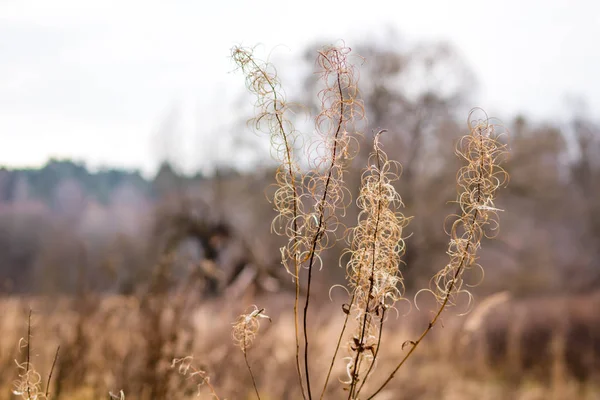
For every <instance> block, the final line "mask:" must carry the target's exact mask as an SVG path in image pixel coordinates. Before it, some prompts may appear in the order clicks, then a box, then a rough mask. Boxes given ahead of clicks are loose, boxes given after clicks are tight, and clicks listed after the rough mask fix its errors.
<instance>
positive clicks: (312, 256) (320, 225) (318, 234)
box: [303, 73, 344, 399]
mask: <svg viewBox="0 0 600 400" xmlns="http://www.w3.org/2000/svg"><path fill="white" fill-rule="evenodd" d="M337 88H338V90H339V96H340V99H341V100H342V101H340V117H339V121H338V124H337V128H336V131H335V135H334V138H335V140H334V143H333V150H332V151H331V164H330V166H329V171H328V172H327V180H326V182H325V188H324V190H323V197H322V198H321V202H320V205H321V206H320V207H319V209H320V210H319V211H320V215H319V223H318V224H317V230H316V232H315V234H314V236H313V239H312V245H311V252H310V261H309V263H308V280H307V283H306V302H305V303H304V320H303V322H304V368H305V374H306V391H307V393H308V398H309V399H312V394H311V390H310V376H309V368H308V329H307V316H308V306H309V303H310V287H311V282H312V271H313V266H314V260H315V253H316V247H317V243H318V241H319V239H320V237H321V236H322V232H321V230H322V228H323V219H324V218H325V215H324V213H325V207H324V204H325V202H326V201H327V192H328V189H329V184H330V182H331V177H332V175H333V168H334V167H335V163H336V159H337V146H338V141H337V139H338V137H339V135H340V132H341V130H342V125H343V122H344V93H343V91H342V83H341V78H340V74H339V73H338V75H337Z"/></svg>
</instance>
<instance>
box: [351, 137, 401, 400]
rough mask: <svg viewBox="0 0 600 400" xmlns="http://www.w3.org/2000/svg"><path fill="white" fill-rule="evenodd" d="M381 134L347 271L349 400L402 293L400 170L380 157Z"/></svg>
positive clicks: (365, 179) (368, 172)
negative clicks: (351, 327)
mask: <svg viewBox="0 0 600 400" xmlns="http://www.w3.org/2000/svg"><path fill="white" fill-rule="evenodd" d="M382 132H383V131H380V132H379V133H377V134H376V135H375V139H374V142H373V152H372V153H371V156H370V158H369V164H370V165H369V167H368V168H367V169H366V170H365V172H364V173H363V176H362V180H361V181H362V182H361V189H360V194H359V196H358V198H357V205H358V207H359V208H360V210H361V211H360V213H359V216H358V225H357V226H356V227H355V228H353V229H352V232H351V248H350V249H349V250H348V252H349V254H350V260H349V262H348V264H347V265H346V275H347V279H348V285H349V289H350V292H351V293H352V295H351V301H350V310H349V312H350V314H351V315H352V316H354V318H356V320H357V322H358V326H357V330H356V333H355V334H354V336H353V337H352V340H351V341H350V343H349V349H350V352H351V354H353V357H349V361H348V365H347V366H346V369H347V371H349V373H348V381H347V383H349V384H350V385H351V387H350V394H351V395H354V390H356V389H357V388H356V383H357V382H358V380H359V375H360V365H363V366H365V367H366V368H368V370H367V372H366V374H365V377H364V379H363V381H365V380H366V378H367V377H368V375H369V374H370V372H371V371H372V369H373V366H374V364H375V361H376V354H377V352H376V350H377V348H378V347H379V344H380V340H381V328H382V325H383V321H384V319H385V311H386V310H387V309H389V308H394V307H395V304H396V302H397V301H399V300H400V299H402V294H403V287H404V283H403V280H402V274H401V273H400V269H399V267H400V265H401V259H400V257H401V256H402V254H403V253H404V251H405V244H404V240H403V237H402V232H403V229H404V227H405V226H406V225H407V224H408V222H409V218H406V217H405V216H404V215H403V214H402V213H401V212H399V211H398V209H399V208H400V207H402V206H403V204H402V199H401V198H400V195H399V194H398V192H396V189H395V188H394V186H393V182H394V181H395V180H397V179H398V178H399V170H400V167H399V164H398V163H396V162H393V161H389V160H388V158H387V155H386V154H385V153H384V152H383V151H382V149H381V145H380V142H379V137H380V134H381V133H382ZM356 394H357V393H356Z"/></svg>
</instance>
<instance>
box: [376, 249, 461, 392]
mask: <svg viewBox="0 0 600 400" xmlns="http://www.w3.org/2000/svg"><path fill="white" fill-rule="evenodd" d="M467 246H468V245H467ZM465 259H466V256H465ZM463 265H464V262H462V263H461V265H460V267H459V268H458V269H457V270H456V273H455V277H454V280H453V281H452V282H451V283H450V286H449V288H448V292H447V293H446V296H445V297H444V301H443V302H442V304H441V305H440V307H439V309H438V310H437V312H436V314H435V316H434V317H433V319H432V320H431V321H430V322H429V324H428V325H427V328H425V330H424V331H423V333H421V336H419V338H418V339H417V340H416V341H414V342H410V344H411V345H412V347H411V348H410V350H409V351H408V353H406V355H405V356H404V357H403V358H402V360H400V362H399V363H398V365H397V366H396V368H394V370H393V371H392V373H391V374H390V375H389V376H388V377H387V379H386V380H385V381H384V382H383V384H382V385H381V386H380V387H379V388H378V389H377V390H376V391H375V392H374V393H373V394H372V395H370V396H369V397H367V400H371V399H373V398H374V397H375V396H376V395H377V394H379V392H381V390H383V388H384V387H385V386H387V384H388V383H390V381H391V380H392V379H393V378H394V375H396V372H398V370H399V369H400V368H401V367H402V365H404V363H405V362H406V360H408V358H409V357H410V356H411V354H412V353H413V352H414V351H415V350H416V348H417V347H418V346H419V344H420V343H421V342H422V341H423V339H425V336H427V334H428V333H429V331H431V329H432V328H433V327H434V326H435V324H436V322H437V321H438V319H439V317H440V315H441V314H442V312H443V311H444V309H445V308H446V305H447V304H448V301H449V300H450V296H451V295H452V290H453V289H454V286H455V284H456V279H457V278H458V276H459V274H460V273H461V271H462V269H463Z"/></svg>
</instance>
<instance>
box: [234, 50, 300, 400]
mask: <svg viewBox="0 0 600 400" xmlns="http://www.w3.org/2000/svg"><path fill="white" fill-rule="evenodd" d="M233 55H234V59H235V60H236V62H237V63H238V65H240V67H241V68H242V70H244V72H246V74H247V79H249V84H248V87H249V89H250V90H251V91H253V92H255V94H256V95H257V96H258V97H259V100H258V103H257V107H261V106H262V107H265V109H264V111H261V112H260V114H259V115H258V116H257V117H256V122H257V123H258V122H259V121H260V120H261V119H262V118H263V117H265V116H267V117H272V116H274V118H275V121H276V126H277V130H278V131H279V134H280V135H281V137H282V139H283V145H284V152H283V153H284V154H283V160H282V162H283V165H285V166H286V169H287V173H288V175H289V183H287V182H285V181H281V182H279V180H278V182H279V183H280V184H281V185H282V186H283V185H288V184H289V186H290V187H291V189H292V192H293V193H292V196H291V201H292V207H291V208H292V210H291V216H289V215H288V216H289V217H291V218H290V219H291V223H292V230H291V232H290V231H289V230H287V229H286V230H285V234H287V236H288V237H290V236H291V237H290V239H292V243H293V244H292V246H291V248H289V247H288V252H289V254H291V257H292V259H293V264H294V268H293V270H294V273H293V275H294V282H295V299H294V332H295V342H296V343H295V344H296V355H295V357H296V371H297V375H298V380H299V383H300V388H301V391H302V397H303V398H304V399H306V395H305V389H304V382H303V377H302V368H301V365H300V337H299V336H300V334H299V324H298V318H299V314H298V305H299V298H300V265H299V262H298V255H297V253H298V246H299V240H298V235H299V229H298V228H299V227H298V217H299V214H300V210H299V204H298V202H299V190H298V184H297V178H296V175H295V174H294V171H295V169H296V168H295V165H294V161H293V160H294V157H293V154H292V144H291V141H292V139H291V138H290V135H289V134H288V132H287V131H286V129H285V126H284V125H285V124H284V119H283V117H282V115H283V113H284V112H285V109H286V107H285V100H280V99H279V97H278V85H279V83H278V82H277V80H276V75H275V74H272V75H270V74H269V73H267V68H268V66H267V65H265V66H261V65H259V64H258V63H257V62H256V60H255V59H254V57H253V55H252V52H251V51H250V50H246V49H241V48H234V49H233ZM248 63H249V64H250V65H251V66H252V68H251V70H247V69H245V67H246V64H248ZM255 74H258V75H259V76H260V78H256V77H253V75H255ZM260 81H262V82H263V83H266V85H267V86H268V87H269V90H268V91H265V90H264V89H263V88H261V87H260V86H261V85H256V83H257V82H260ZM269 95H271V96H272V97H273V99H272V101H268V100H267V99H268V97H269ZM261 97H262V98H261ZM269 105H272V108H273V114H271V115H269V112H268V111H266V107H267V106H269ZM270 133H271V134H272V135H274V134H275V133H274V132H270ZM274 147H276V148H277V146H274ZM278 174H279V172H278ZM287 200H290V199H289V198H287V199H286V201H287ZM276 207H277V208H278V210H279V211H280V213H281V214H280V217H283V216H284V215H283V214H284V213H286V214H287V212H289V211H290V210H287V209H285V208H286V207H287V206H286V205H285V203H284V204H283V205H282V204H281V203H277V204H276ZM282 257H283V259H282V261H283V262H286V260H285V258H286V257H288V255H286V254H285V253H282ZM286 268H287V267H286Z"/></svg>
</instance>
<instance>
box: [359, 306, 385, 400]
mask: <svg viewBox="0 0 600 400" xmlns="http://www.w3.org/2000/svg"><path fill="white" fill-rule="evenodd" d="M385 310H386V308H385V307H383V309H382V311H381V320H380V321H379V336H378V337H377V345H376V346H377V347H376V348H375V355H374V356H373V361H372V362H371V365H369V369H368V370H367V373H366V374H365V379H363V381H362V382H361V384H360V386H359V387H358V390H357V391H356V393H355V394H354V397H355V398H358V395H359V394H360V391H361V390H362V388H363V387H364V386H365V383H366V382H367V379H368V377H369V374H370V373H371V371H372V370H373V367H374V366H375V361H377V355H378V354H379V348H380V347H381V335H382V334H383V321H384V319H385Z"/></svg>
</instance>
